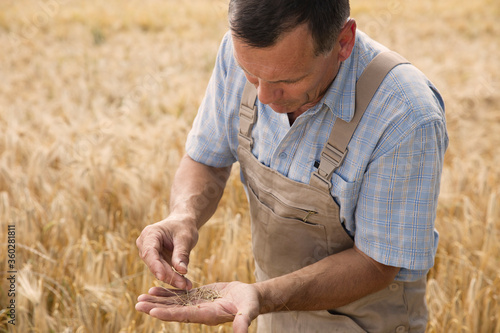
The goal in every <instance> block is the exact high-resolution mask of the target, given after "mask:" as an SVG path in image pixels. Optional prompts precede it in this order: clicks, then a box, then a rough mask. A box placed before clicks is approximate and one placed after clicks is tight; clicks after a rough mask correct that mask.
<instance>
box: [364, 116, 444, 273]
mask: <svg viewBox="0 0 500 333" xmlns="http://www.w3.org/2000/svg"><path fill="white" fill-rule="evenodd" d="M446 146H447V135H446V127H445V124H444V122H443V121H442V120H435V121H432V122H428V123H425V124H422V125H419V126H418V127H416V128H415V129H414V130H412V131H409V132H408V133H407V134H406V136H403V139H402V140H401V141H400V142H399V143H398V144H396V145H394V146H393V147H392V148H390V149H388V150H387V151H386V152H384V153H383V154H381V155H380V156H378V157H377V158H376V159H375V160H373V161H371V163H370V164H369V166H368V168H367V170H366V173H365V177H364V180H363V184H362V186H361V191H360V195H359V199H358V207H357V209H356V212H355V218H356V234H355V242H356V246H357V247H358V248H359V249H360V250H361V251H363V252H364V253H365V254H367V255H368V256H370V257H371V258H373V259H375V260H377V261H378V262H381V263H383V264H385V265H390V266H395V267H401V268H402V269H401V272H400V276H398V277H397V278H399V279H401V280H409V279H410V280H416V279H418V278H419V277H422V276H421V275H424V274H425V273H426V272H427V271H428V270H429V269H430V268H431V267H432V266H433V264H434V257H435V249H436V247H437V242H438V234H437V232H435V229H434V223H435V218H436V209H437V201H438V200H437V198H438V195H439V187H440V178H441V172H442V167H443V158H444V152H445V150H446ZM405 275H406V276H405ZM410 275H411V277H410Z"/></svg>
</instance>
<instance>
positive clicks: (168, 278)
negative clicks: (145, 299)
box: [136, 215, 198, 289]
mask: <svg viewBox="0 0 500 333" xmlns="http://www.w3.org/2000/svg"><path fill="white" fill-rule="evenodd" d="M197 241H198V230H197V228H196V227H195V225H194V224H193V223H189V222H188V221H186V219H182V218H181V217H180V216H174V215H170V216H169V217H168V218H167V219H165V220H163V221H160V222H158V223H155V224H152V225H149V226H147V227H146V228H144V230H143V231H142V233H141V235H140V236H139V238H137V241H136V244H137V247H138V249H139V255H140V256H141V258H142V260H143V261H144V262H145V263H146V265H147V266H148V267H149V270H150V271H151V272H152V273H153V274H154V275H155V276H156V278H157V279H158V280H160V281H163V282H165V283H168V284H170V285H171V286H174V287H176V288H179V289H191V288H192V287H193V285H192V283H191V281H189V280H188V279H186V278H185V277H184V276H183V275H184V274H186V273H187V265H188V263H189V253H190V252H191V250H192V249H193V247H194V246H195V244H196V242H197ZM172 267H173V268H174V269H172ZM174 270H175V271H174Z"/></svg>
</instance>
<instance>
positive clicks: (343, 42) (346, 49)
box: [338, 19, 356, 61]
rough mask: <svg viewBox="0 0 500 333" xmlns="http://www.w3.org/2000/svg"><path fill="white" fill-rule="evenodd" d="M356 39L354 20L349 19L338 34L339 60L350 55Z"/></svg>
mask: <svg viewBox="0 0 500 333" xmlns="http://www.w3.org/2000/svg"><path fill="white" fill-rule="evenodd" d="M355 41H356V21H355V20H354V19H349V20H348V21H347V23H346V24H345V25H344V27H343V28H342V30H341V31H340V34H339V39H338V43H339V45H340V50H339V61H344V60H346V59H347V58H349V56H350V55H351V52H352V49H353V48H354V42H355Z"/></svg>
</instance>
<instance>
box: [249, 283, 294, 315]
mask: <svg viewBox="0 0 500 333" xmlns="http://www.w3.org/2000/svg"><path fill="white" fill-rule="evenodd" d="M254 287H255V289H256V290H257V294H258V299H259V314H266V313H270V312H279V311H287V310H288V308H287V305H286V304H287V296H286V295H285V293H284V292H283V290H282V289H281V288H279V287H278V283H276V281H275V279H271V280H266V281H262V282H256V283H255V284H254Z"/></svg>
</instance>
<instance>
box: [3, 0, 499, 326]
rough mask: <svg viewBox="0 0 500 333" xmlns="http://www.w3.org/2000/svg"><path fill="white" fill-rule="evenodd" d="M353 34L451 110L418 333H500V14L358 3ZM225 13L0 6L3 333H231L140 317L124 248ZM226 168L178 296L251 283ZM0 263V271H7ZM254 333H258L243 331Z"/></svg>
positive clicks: (188, 6) (425, 2) (459, 0)
mask: <svg viewBox="0 0 500 333" xmlns="http://www.w3.org/2000/svg"><path fill="white" fill-rule="evenodd" d="M351 4H352V8H353V10H352V16H353V17H354V18H356V19H357V21H358V26H359V28H360V29H362V30H365V31H366V32H367V33H369V34H370V35H372V36H373V37H374V38H375V39H377V40H379V41H380V42H382V43H383V44H385V45H387V46H388V47H390V48H392V49H394V50H396V51H398V52H400V53H402V54H403V55H404V56H405V57H407V58H408V59H409V60H410V61H412V62H413V63H414V64H415V65H417V66H418V67H419V68H420V69H422V71H423V72H425V73H426V74H427V75H428V77H429V78H430V79H431V80H432V81H433V82H434V83H435V84H436V85H437V87H438V88H439V89H440V90H441V92H442V93H443V96H444V98H445V101H446V104H447V121H448V128H449V134H450V147H449V150H448V152H447V155H446V160H445V169H444V173H443V179H442V186H441V196H440V201H439V208H438V218H437V222H436V225H437V228H438V229H439V231H440V246H439V248H438V253H437V257H436V265H435V267H434V268H433V269H432V270H431V272H430V274H429V281H428V292H427V301H428V305H429V309H430V310H431V312H430V321H429V325H428V331H429V332H500V315H499V314H500V304H499V303H500V300H499V297H500V296H499V295H500V277H499V276H500V257H499V255H498V253H500V209H499V208H498V207H499V206H500V187H499V184H500V170H499V168H498V165H500V156H499V154H498V149H499V148H498V147H500V112H499V111H500V110H499V108H500V93H499V91H500V89H499V88H500V85H499V82H500V79H499V73H500V63H499V62H498V59H499V56H500V52H499V49H498V48H499V43H498V36H499V35H500V25H499V24H498V17H500V4H499V3H498V1H496V0H478V1H465V0H442V1H431V0H420V1H416V0H394V1H389V2H380V1H379V2H374V1H368V0H359V1H352V2H351ZM226 7H227V1H226V0H224V1H222V0H192V1H185V2H179V1H173V0H167V1H162V2H158V1H154V0H144V1H138V0H131V1H127V2H123V1H118V0H110V1H106V2H102V1H97V0H88V1H82V0H36V1H28V0H16V1H13V0H7V1H3V2H2V3H1V4H0V45H2V52H1V53H0V78H1V82H0V133H1V137H0V243H1V244H2V245H1V246H2V247H4V248H5V249H6V246H7V244H6V243H7V230H8V229H7V225H15V226H16V246H17V247H16V270H17V275H16V278H17V280H16V326H12V325H9V324H8V323H7V320H8V319H9V318H8V317H7V311H5V310H6V306H7V304H8V302H9V301H10V297H9V296H8V295H7V292H6V290H7V288H4V284H5V286H7V284H6V283H7V282H8V281H6V277H5V275H2V277H1V278H2V289H1V292H0V331H12V332H23V333H24V332H230V331H231V328H230V325H223V326H220V327H215V328H214V327H207V326H200V325H193V324H177V323H163V322H160V321H158V320H155V319H153V318H150V317H149V316H147V315H144V314H142V313H138V312H136V311H135V309H134V305H135V300H136V298H137V296H138V295H139V294H141V293H144V292H145V291H147V290H148V289H149V288H150V287H151V286H153V285H161V283H158V282H157V281H155V279H154V277H153V276H152V274H150V273H149V271H148V270H147V268H146V267H145V265H144V264H143V263H142V261H141V260H140V259H139V256H138V253H137V249H136V248H135V239H136V238H137V236H138V235H139V233H140V231H141V230H142V229H143V228H144V227H145V226H146V225H147V224H150V223H152V222H155V221H158V220H160V219H162V218H164V217H165V216H166V215H167V214H168V211H169V208H168V201H169V188H170V184H171V180H172V177H173V174H174V172H175V169H176V167H177V164H178V162H179V160H180V157H181V156H182V155H183V147H184V141H185V138H186V135H187V132H188V130H189V127H190V124H191V122H192V120H193V119H194V116H195V114H196V111H197V106H198V104H199V103H200V101H201V98H202V97H203V93H204V89H205V87H206V84H207V82H208V79H209V77H210V74H211V68H212V66H213V63H214V60H215V55H216V52H217V48H218V43H219V41H220V39H221V38H222V36H223V34H224V32H225V30H226V29H227V23H226ZM238 178H239V177H238V170H237V166H236V167H235V168H233V172H232V174H231V178H230V180H229V182H228V187H227V189H226V192H225V194H224V197H223V199H222V202H221V204H220V205H219V210H218V212H217V213H216V215H215V216H214V217H213V218H212V220H211V221H210V222H209V223H208V224H207V225H206V227H204V228H203V229H202V230H201V234H200V241H199V243H198V245H197V247H196V249H195V250H194V251H193V253H192V255H191V264H190V270H189V274H188V276H189V278H191V279H192V280H194V281H197V285H198V284H199V285H203V284H207V283H212V282H218V281H231V280H240V281H243V282H251V281H253V261H252V256H251V250H250V228H249V219H248V215H247V213H246V208H247V206H246V205H247V204H246V198H245V194H244V191H243V189H242V187H241V185H240V183H239V179H238ZM7 260H8V258H7V251H5V250H4V249H2V250H0V265H1V268H0V270H2V271H4V270H5V271H7V268H6V267H7ZM252 329H253V327H252Z"/></svg>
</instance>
